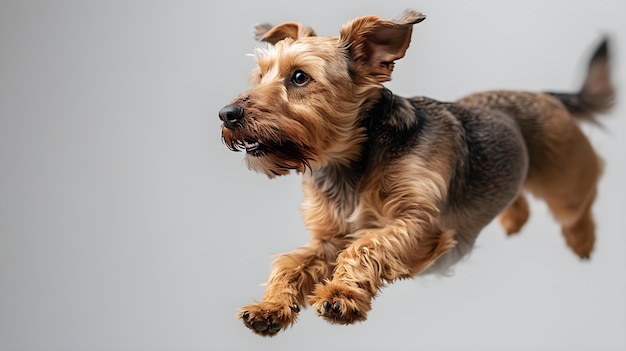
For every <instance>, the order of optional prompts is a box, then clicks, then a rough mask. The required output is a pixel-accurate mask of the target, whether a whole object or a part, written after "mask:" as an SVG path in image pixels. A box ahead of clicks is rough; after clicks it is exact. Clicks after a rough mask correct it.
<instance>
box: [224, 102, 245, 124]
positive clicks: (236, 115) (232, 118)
mask: <svg viewBox="0 0 626 351" xmlns="http://www.w3.org/2000/svg"><path fill="white" fill-rule="evenodd" d="M218 115H219V116H220V119H221V120H222V121H223V122H224V125H225V126H226V128H228V129H233V128H234V127H235V124H237V121H239V120H240V119H241V118H242V117H243V108H241V107H240V106H239V105H234V104H233V105H228V106H226V107H224V108H222V109H221V110H220V112H219V113H218Z"/></svg>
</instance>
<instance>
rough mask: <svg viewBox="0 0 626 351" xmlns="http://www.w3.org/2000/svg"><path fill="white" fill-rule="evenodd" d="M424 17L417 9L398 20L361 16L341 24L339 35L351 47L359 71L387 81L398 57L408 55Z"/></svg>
mask: <svg viewBox="0 0 626 351" xmlns="http://www.w3.org/2000/svg"><path fill="white" fill-rule="evenodd" d="M424 19H426V16H425V15H423V14H421V13H419V12H416V11H413V10H407V11H405V12H404V13H403V14H402V15H401V16H400V17H399V18H397V19H395V20H388V19H383V18H380V17H377V16H364V17H359V18H357V19H355V20H353V21H352V22H349V23H347V24H345V25H344V26H343V27H342V28H341V34H340V36H339V38H340V41H341V42H342V44H343V45H345V46H346V47H347V48H348V51H349V53H350V59H351V61H352V64H353V69H354V70H355V71H356V72H358V73H360V74H364V75H367V76H373V77H374V78H375V79H376V80H377V81H378V82H385V81H388V80H391V72H392V71H393V66H394V61H395V60H398V59H401V58H402V57H404V54H405V53H406V49H407V48H408V47H409V43H410V42H411V33H412V32H413V25H414V24H416V23H420V22H422V21H423V20H424Z"/></svg>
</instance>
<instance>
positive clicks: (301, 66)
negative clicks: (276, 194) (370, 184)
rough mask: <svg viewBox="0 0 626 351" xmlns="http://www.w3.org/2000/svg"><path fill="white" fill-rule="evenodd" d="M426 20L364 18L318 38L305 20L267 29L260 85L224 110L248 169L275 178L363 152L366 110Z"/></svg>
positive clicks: (233, 145)
mask: <svg viewBox="0 0 626 351" xmlns="http://www.w3.org/2000/svg"><path fill="white" fill-rule="evenodd" d="M424 18H425V17H424V16H423V15H421V14H419V13H417V12H405V14H403V16H402V17H401V18H400V19H398V20H384V19H381V18H379V17H375V16H366V17H360V18H357V19H356V20H354V21H352V22H350V23H348V24H346V25H344V26H343V28H342V30H341V34H340V36H338V37H318V36H315V33H314V32H313V30H312V29H311V28H308V27H303V26H301V25H299V24H297V23H284V24H281V25H278V26H276V27H274V28H271V29H269V28H268V27H259V29H258V30H259V32H258V33H257V35H258V36H259V39H260V40H262V41H266V42H268V43H269V45H268V46H267V47H265V48H260V49H257V51H256V52H255V57H256V60H257V67H256V68H255V70H254V71H253V72H252V75H251V77H250V82H251V84H252V88H251V89H250V90H248V91H247V92H245V93H243V94H241V95H240V96H239V97H238V98H236V99H235V100H234V101H233V102H232V103H231V104H229V105H228V106H226V107H224V108H223V109H222V110H221V111H220V113H219V116H220V119H221V120H222V121H223V124H222V137H223V139H224V141H225V143H226V145H227V146H228V147H229V148H230V149H231V150H234V151H240V150H245V152H246V163H247V165H248V167H249V168H250V169H252V170H256V171H258V172H262V173H264V174H266V175H267V176H268V177H274V176H277V175H284V174H287V173H289V171H290V170H292V169H293V170H296V171H298V172H304V171H305V170H306V168H310V169H317V168H319V167H323V166H325V165H327V164H328V163H331V162H341V161H348V160H350V159H351V158H353V157H355V156H356V154H358V153H359V152H360V147H359V145H361V144H362V142H363V141H364V140H365V133H364V128H363V127H362V126H360V120H359V116H360V115H361V111H362V109H363V108H364V107H365V106H366V104H367V101H370V100H372V99H373V98H375V94H376V93H377V92H378V91H379V88H380V87H381V83H382V82H384V81H387V80H389V79H390V76H391V71H392V70H393V61H394V60H396V59H399V58H401V57H402V56H404V53H405V51H406V49H407V47H408V45H409V42H410V37H411V29H412V25H413V24H414V23H418V22H421V21H422V20H423V19H424Z"/></svg>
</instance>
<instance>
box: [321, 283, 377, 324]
mask: <svg viewBox="0 0 626 351" xmlns="http://www.w3.org/2000/svg"><path fill="white" fill-rule="evenodd" d="M309 303H310V304H311V306H313V309H314V310H315V311H316V312H317V314H318V315H319V316H320V317H323V318H324V319H325V320H326V321H328V322H330V323H336V324H352V323H355V322H362V321H364V320H365V319H366V318H367V312H369V310H371V308H372V303H371V297H370V295H369V294H368V292H367V291H365V290H363V289H360V288H358V287H353V286H349V285H347V284H343V283H341V282H329V283H326V284H317V286H316V287H315V290H313V295H312V296H310V297H309Z"/></svg>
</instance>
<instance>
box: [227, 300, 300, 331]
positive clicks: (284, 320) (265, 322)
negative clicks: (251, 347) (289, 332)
mask: <svg viewBox="0 0 626 351" xmlns="http://www.w3.org/2000/svg"><path fill="white" fill-rule="evenodd" d="M298 312H300V307H299V306H298V305H292V306H289V305H283V304H280V303H274V302H267V301H263V302H259V303H255V304H253V305H248V306H244V307H242V308H241V309H240V310H239V312H237V318H239V319H241V320H242V321H243V324H244V325H245V326H246V327H248V328H249V329H250V330H252V331H253V332H254V333H256V334H258V335H261V336H274V335H276V333H278V332H279V331H281V330H282V329H285V328H286V327H288V326H290V325H291V324H293V323H294V322H295V321H296V318H297V317H298Z"/></svg>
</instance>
